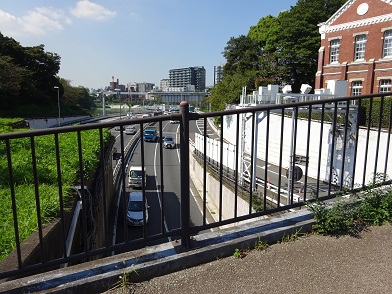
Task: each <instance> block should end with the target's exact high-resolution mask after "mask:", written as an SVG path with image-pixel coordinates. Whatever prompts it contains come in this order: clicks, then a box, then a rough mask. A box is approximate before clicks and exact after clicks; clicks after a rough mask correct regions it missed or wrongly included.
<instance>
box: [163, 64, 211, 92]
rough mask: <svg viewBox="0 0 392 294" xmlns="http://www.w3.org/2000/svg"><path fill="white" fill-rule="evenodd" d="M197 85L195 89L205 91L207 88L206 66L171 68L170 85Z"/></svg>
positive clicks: (172, 86)
mask: <svg viewBox="0 0 392 294" xmlns="http://www.w3.org/2000/svg"><path fill="white" fill-rule="evenodd" d="M188 85H193V86H195V90H196V91H199V92H203V91H204V90H205V88H206V70H205V69H204V66H194V67H186V68H177V69H171V70H170V71H169V87H171V88H177V87H187V86H188Z"/></svg>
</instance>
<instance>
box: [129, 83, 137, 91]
mask: <svg viewBox="0 0 392 294" xmlns="http://www.w3.org/2000/svg"><path fill="white" fill-rule="evenodd" d="M127 91H128V92H136V91H137V83H136V82H129V83H128V84H127Z"/></svg>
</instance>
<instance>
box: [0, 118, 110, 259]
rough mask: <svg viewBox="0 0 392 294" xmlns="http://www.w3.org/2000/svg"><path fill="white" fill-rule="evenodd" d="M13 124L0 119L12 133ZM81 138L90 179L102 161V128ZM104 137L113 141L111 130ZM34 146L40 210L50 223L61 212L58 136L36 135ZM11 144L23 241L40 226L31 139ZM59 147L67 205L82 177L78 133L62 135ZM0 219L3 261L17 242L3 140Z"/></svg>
mask: <svg viewBox="0 0 392 294" xmlns="http://www.w3.org/2000/svg"><path fill="white" fill-rule="evenodd" d="M13 123H14V121H8V120H7V121H4V120H0V128H1V130H8V132H9V131H10V130H11V131H12V127H11V124H13ZM81 138H82V155H83V176H84V179H85V180H88V179H91V177H92V176H93V174H94V173H93V171H94V170H95V169H96V167H97V165H98V163H99V158H98V154H99V152H100V142H99V131H98V130H89V131H82V132H81ZM104 140H105V142H107V143H108V142H109V140H110V133H109V132H108V131H107V132H104ZM34 146H35V150H36V153H35V159H36V163H37V178H38V183H39V188H38V192H39V199H40V213H41V217H42V222H43V223H47V222H49V221H50V220H52V219H53V218H57V217H58V215H59V211H60V197H59V188H58V179H57V175H58V171H57V165H56V155H55V140H54V135H45V136H40V137H36V138H35V142H34ZM10 147H11V162H12V174H13V179H14V193H15V201H16V211H17V220H18V229H19V239H20V241H23V240H24V239H26V238H27V237H28V236H30V234H31V233H32V232H34V231H36V230H37V228H38V223H37V206H36V200H35V186H34V175H33V170H32V151H31V142H30V138H23V139H13V140H11V141H10ZM59 150H60V166H61V183H62V191H63V197H64V201H65V203H66V205H67V204H70V203H71V201H70V200H71V199H70V195H71V193H70V186H73V185H75V184H77V183H78V181H79V178H80V177H79V158H78V142H77V133H64V134H59ZM0 222H1V226H0V260H3V259H4V258H5V257H6V256H7V255H8V254H9V253H10V252H11V251H12V250H13V249H14V248H15V244H16V243H15V233H14V223H13V222H14V219H13V212H12V203H11V189H10V186H9V175H8V161H7V157H6V149H5V142H3V141H0Z"/></svg>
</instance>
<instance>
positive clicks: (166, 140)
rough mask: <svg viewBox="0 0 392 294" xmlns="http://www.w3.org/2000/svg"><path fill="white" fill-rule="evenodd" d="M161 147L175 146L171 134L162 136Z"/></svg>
mask: <svg viewBox="0 0 392 294" xmlns="http://www.w3.org/2000/svg"><path fill="white" fill-rule="evenodd" d="M163 147H165V148H175V147H176V141H174V138H173V136H170V135H167V136H165V137H164V138H163Z"/></svg>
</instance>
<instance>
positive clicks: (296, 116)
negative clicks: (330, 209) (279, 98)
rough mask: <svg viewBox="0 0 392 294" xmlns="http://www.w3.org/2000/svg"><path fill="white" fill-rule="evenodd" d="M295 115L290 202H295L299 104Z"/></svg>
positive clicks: (295, 108)
mask: <svg viewBox="0 0 392 294" xmlns="http://www.w3.org/2000/svg"><path fill="white" fill-rule="evenodd" d="M293 111H294V113H293V115H294V130H292V132H293V150H292V151H293V153H292V154H291V155H290V156H292V159H291V160H292V166H291V170H292V172H291V188H290V192H291V193H290V194H291V195H289V196H290V197H291V201H290V204H293V202H294V170H295V154H296V152H295V150H296V149H297V129H298V106H296V107H294V108H293Z"/></svg>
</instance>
